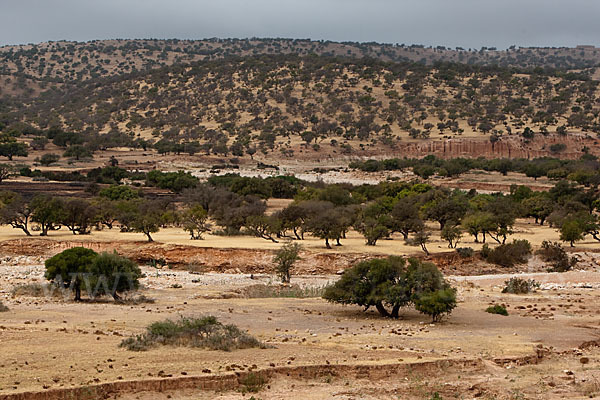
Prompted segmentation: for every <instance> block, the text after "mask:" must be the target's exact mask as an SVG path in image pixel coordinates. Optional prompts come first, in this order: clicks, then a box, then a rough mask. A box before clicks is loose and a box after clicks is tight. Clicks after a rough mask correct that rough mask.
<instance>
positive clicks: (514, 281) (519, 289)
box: [502, 277, 540, 294]
mask: <svg viewBox="0 0 600 400" xmlns="http://www.w3.org/2000/svg"><path fill="white" fill-rule="evenodd" d="M504 285H505V287H504V289H502V293H512V294H527V293H529V292H532V291H534V290H535V289H537V288H539V287H540V284H539V283H538V282H536V281H535V280H533V279H529V280H525V279H521V278H517V277H512V278H510V279H509V280H507V281H505V282H504Z"/></svg>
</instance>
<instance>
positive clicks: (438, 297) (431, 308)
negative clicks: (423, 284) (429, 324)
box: [415, 288, 456, 322]
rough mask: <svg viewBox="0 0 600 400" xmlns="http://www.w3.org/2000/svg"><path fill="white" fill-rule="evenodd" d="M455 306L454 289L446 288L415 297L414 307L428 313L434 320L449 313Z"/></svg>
mask: <svg viewBox="0 0 600 400" xmlns="http://www.w3.org/2000/svg"><path fill="white" fill-rule="evenodd" d="M455 307H456V289H454V288H446V289H441V290H436V291H435V292H431V293H425V294H423V295H421V296H419V297H418V298H417V299H415V308H416V309H417V311H419V312H422V313H423V314H427V315H430V316H431V317H432V318H433V321H434V322H437V321H439V320H440V319H441V318H442V317H443V316H444V315H447V314H450V313H451V312H452V310H453V309H454V308H455Z"/></svg>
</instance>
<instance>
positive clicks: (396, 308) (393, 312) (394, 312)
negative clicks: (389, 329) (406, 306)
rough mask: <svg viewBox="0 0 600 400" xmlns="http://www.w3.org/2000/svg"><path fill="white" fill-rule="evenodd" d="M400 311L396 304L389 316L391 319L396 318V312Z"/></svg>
mask: <svg viewBox="0 0 600 400" xmlns="http://www.w3.org/2000/svg"><path fill="white" fill-rule="evenodd" d="M399 311H400V305H398V304H396V305H395V306H394V308H392V313H391V314H390V316H391V317H392V318H398V312H399Z"/></svg>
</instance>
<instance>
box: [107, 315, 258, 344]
mask: <svg viewBox="0 0 600 400" xmlns="http://www.w3.org/2000/svg"><path fill="white" fill-rule="evenodd" d="M157 345H171V346H188V347H202V348H207V349H210V350H223V351H231V350H236V349H248V348H255V347H258V348H266V345H265V344H263V343H262V342H260V341H259V340H258V339H256V338H254V337H253V336H250V335H249V334H247V333H246V332H243V331H241V330H240V329H239V328H238V327H237V326H235V325H223V324H222V323H221V322H219V321H218V320H217V318H215V317H213V316H207V317H203V318H181V319H180V320H178V321H172V320H165V321H158V322H155V323H153V324H151V325H149V326H148V327H147V328H146V332H145V333H143V334H141V335H137V336H135V337H131V338H128V339H125V340H123V341H122V342H121V344H120V345H119V347H124V348H126V349H128V350H131V351H145V350H148V349H149V348H151V347H154V346H157Z"/></svg>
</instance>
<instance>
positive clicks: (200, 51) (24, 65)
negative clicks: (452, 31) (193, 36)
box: [0, 39, 600, 95]
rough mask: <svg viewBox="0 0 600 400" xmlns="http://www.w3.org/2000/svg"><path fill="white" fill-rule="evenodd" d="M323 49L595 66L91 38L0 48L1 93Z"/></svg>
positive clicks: (266, 42) (384, 57)
mask: <svg viewBox="0 0 600 400" xmlns="http://www.w3.org/2000/svg"><path fill="white" fill-rule="evenodd" d="M262 54H270V55H277V54H279V55H285V54H298V55H308V54H316V55H324V56H344V57H354V58H365V57H369V58H374V59H378V60H381V61H393V62H399V61H413V62H420V63H423V64H427V65H432V64H433V63H435V62H458V63H464V64H478V65H499V66H507V67H544V68H558V69H574V68H576V69H580V68H589V67H595V66H598V65H600V49H597V48H594V47H593V46H578V47H577V48H563V47H561V48H517V47H515V46H512V47H511V48H510V49H507V50H496V49H495V48H482V49H477V50H475V49H462V48H456V49H449V48H445V47H443V46H438V47H424V46H421V45H404V44H379V43H355V42H343V43H338V42H330V41H311V40H297V39H206V40H152V39H146V40H96V41H92V42H64V41H61V42H47V43H40V44H29V45H19V46H4V47H0V81H2V85H1V86H2V92H0V95H6V94H11V95H12V94H23V93H28V94H37V93H39V92H40V91H43V90H44V89H45V88H48V87H50V86H52V85H61V84H63V83H65V82H71V81H84V80H88V79H94V78H100V77H108V76H118V75H122V74H126V73H131V72H135V71H146V70H148V69H154V68H160V67H164V66H169V65H175V64H181V63H191V62H194V61H200V60H216V59H221V58H224V57H228V56H256V55H262Z"/></svg>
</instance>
